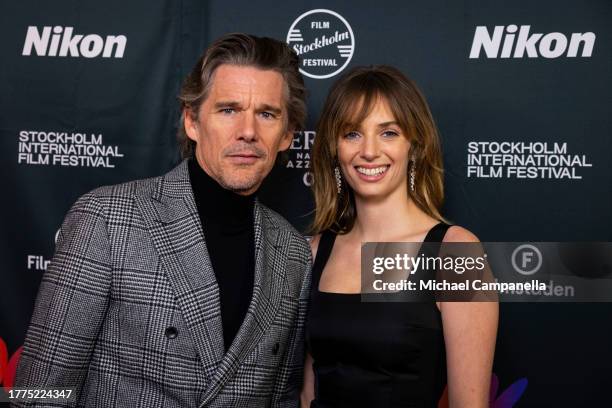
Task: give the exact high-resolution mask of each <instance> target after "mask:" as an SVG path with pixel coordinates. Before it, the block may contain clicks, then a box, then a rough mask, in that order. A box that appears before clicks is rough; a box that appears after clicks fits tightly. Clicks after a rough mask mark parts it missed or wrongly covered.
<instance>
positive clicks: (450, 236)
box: [443, 225, 480, 242]
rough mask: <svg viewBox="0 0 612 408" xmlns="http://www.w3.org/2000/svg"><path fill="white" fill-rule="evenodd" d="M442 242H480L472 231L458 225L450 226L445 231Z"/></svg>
mask: <svg viewBox="0 0 612 408" xmlns="http://www.w3.org/2000/svg"><path fill="white" fill-rule="evenodd" d="M443 242H480V240H479V239H478V237H477V236H476V235H474V233H472V231H470V230H468V229H466V228H463V227H461V226H459V225H452V226H451V227H450V228H449V229H448V231H446V235H444V240H443Z"/></svg>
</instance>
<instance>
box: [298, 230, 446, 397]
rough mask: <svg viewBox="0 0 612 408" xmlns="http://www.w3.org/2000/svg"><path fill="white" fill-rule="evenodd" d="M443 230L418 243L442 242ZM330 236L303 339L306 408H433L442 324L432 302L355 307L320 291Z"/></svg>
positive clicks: (442, 367)
mask: <svg viewBox="0 0 612 408" xmlns="http://www.w3.org/2000/svg"><path fill="white" fill-rule="evenodd" d="M448 228H449V225H447V224H443V223H440V224H438V225H436V226H434V227H433V228H432V229H431V230H430V231H429V232H428V234H427V236H426V237H425V240H424V242H441V241H442V239H443V238H444V234H445V233H446V231H447V230H448ZM335 239H336V235H335V234H334V233H333V232H329V231H326V232H324V233H323V234H322V236H321V240H320V242H319V247H318V250H317V257H316V259H315V262H314V266H313V271H312V277H313V280H312V292H311V303H310V310H309V315H308V319H307V323H306V325H307V326H306V330H307V334H306V336H307V337H306V339H307V346H308V348H309V351H310V354H311V355H312V357H313V359H314V364H313V370H314V375H315V399H314V400H313V402H312V404H311V407H313V408H314V407H317V408H329V407H334V408H336V407H376V408H378V407H436V406H437V404H438V400H439V399H440V396H441V394H442V392H443V389H444V386H445V385H446V356H445V352H444V337H443V334H442V320H441V316H440V312H439V311H438V308H437V307H436V304H435V300H434V299H433V298H432V299H431V301H430V302H423V303H415V302H386V303H379V302H376V303H374V302H367V303H364V302H361V295H360V294H339V293H328V292H321V291H319V281H320V278H321V273H322V271H323V268H324V267H325V264H326V263H327V260H328V258H329V255H330V254H331V251H332V248H333V245H334V241H335Z"/></svg>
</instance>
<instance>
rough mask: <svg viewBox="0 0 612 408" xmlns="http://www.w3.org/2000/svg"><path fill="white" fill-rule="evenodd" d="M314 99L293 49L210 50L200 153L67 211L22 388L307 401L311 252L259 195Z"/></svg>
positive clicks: (197, 101) (191, 142) (224, 45)
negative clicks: (304, 374) (303, 396)
mask: <svg viewBox="0 0 612 408" xmlns="http://www.w3.org/2000/svg"><path fill="white" fill-rule="evenodd" d="M304 95H305V89H304V84H303V80H302V78H301V75H300V74H299V72H298V61H297V56H296V55H295V53H293V52H292V51H291V50H290V49H289V48H288V46H287V45H286V44H283V43H281V42H279V41H276V40H272V39H268V38H258V37H254V36H250V35H244V34H230V35H227V36H224V37H222V38H220V39H219V40H217V41H216V42H215V43H214V44H212V45H211V47H210V48H209V49H208V50H207V51H206V53H205V54H204V55H203V56H202V57H201V58H200V60H199V61H198V63H197V65H196V66H195V68H194V69H193V71H192V72H191V74H190V75H189V76H188V77H187V79H186V81H185V83H184V85H183V88H182V90H181V95H180V100H181V102H182V107H183V114H182V123H183V129H181V131H180V135H179V136H180V139H181V143H182V149H183V153H184V155H186V156H187V157H191V158H190V159H188V160H185V161H183V162H182V163H181V164H180V165H179V166H178V167H176V168H175V169H173V170H172V171H170V172H169V173H167V174H166V175H164V176H161V177H157V178H152V179H147V180H139V181H135V182H130V183H125V184H121V185H116V186H110V187H102V188H99V189H96V190H94V191H92V192H91V193H88V194H86V195H84V196H83V197H81V198H80V199H79V200H78V201H77V202H76V204H75V205H74V206H73V208H72V209H71V210H70V212H69V213H68V215H67V216H66V219H65V221H64V224H63V226H62V230H61V235H60V239H59V241H58V246H57V250H56V253H55V256H54V259H53V261H52V263H51V266H50V267H49V269H48V271H47V273H46V274H45V276H44V278H43V281H42V285H41V289H40V293H39V295H38V299H37V302H36V307H35V311H34V316H33V318H32V322H31V325H30V328H29V330H28V334H27V338H26V341H25V345H24V350H23V354H22V357H21V362H20V365H19V368H18V370H17V375H16V381H15V388H25V387H28V388H59V389H63V388H74V389H75V391H74V394H75V395H74V398H73V399H72V400H70V401H65V400H64V401H63V402H62V401H53V403H54V404H55V403H56V402H57V403H61V404H62V405H68V406H87V407H89V406H92V407H131V408H132V407H147V408H150V407H199V406H201V407H203V406H206V407H260V406H283V407H284V406H297V400H298V394H299V388H300V384H301V378H300V377H301V370H302V366H303V361H302V360H303V325H304V316H305V312H306V304H307V299H308V293H309V267H310V265H309V264H310V250H309V247H308V244H307V243H306V241H305V240H304V239H303V238H302V237H301V236H300V235H299V234H298V233H297V232H296V231H295V230H294V229H293V228H292V227H291V226H290V225H289V224H288V223H287V222H286V221H285V220H284V219H283V218H281V217H280V216H279V215H277V214H276V213H274V212H273V211H271V210H269V209H268V208H266V207H265V206H263V205H262V204H260V203H259V202H257V200H256V199H255V196H254V194H255V192H256V191H257V189H258V187H259V186H260V185H261V183H262V181H263V179H264V178H265V177H266V175H267V174H268V173H269V172H270V170H271V168H272V166H273V164H274V161H275V159H276V156H277V153H278V152H279V151H281V150H284V149H287V148H288V147H289V145H290V143H291V140H292V134H293V131H294V130H296V129H299V128H301V127H302V125H303V122H304V117H305V103H304ZM42 403H43V404H49V403H50V401H49V400H42Z"/></svg>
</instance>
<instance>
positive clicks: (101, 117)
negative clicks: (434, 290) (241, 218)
mask: <svg viewBox="0 0 612 408" xmlns="http://www.w3.org/2000/svg"><path fill="white" fill-rule="evenodd" d="M611 17H612V3H611V2H609V1H607V0H599V1H598V0H590V1H559V0H546V1H538V2H527V1H516V2H502V1H493V2H491V1H484V0H465V1H462V2H451V1H439V0H437V1H436V0H432V1H429V2H416V1H409V2H406V1H384V2H369V1H353V2H342V1H325V2H310V1H295V2H287V3H284V2H273V1H257V2H251V1H243V0H237V1H234V2H231V3H228V2H227V1H209V2H201V1H194V0H182V1H171V0H167V1H162V0H156V1H150V0H148V1H142V0H140V1H130V2H126V1H117V0H107V1H105V2H96V1H91V0H82V1H77V0H73V1H56V2H37V1H32V0H27V1H26V0H22V1H19V2H16V1H12V2H8V1H7V2H3V3H2V5H0V52H1V55H2V62H3V63H2V64H0V143H1V148H0V155H1V160H0V165H1V166H2V167H1V169H2V174H3V175H4V178H5V181H7V183H6V184H5V185H6V188H4V189H3V191H4V194H3V197H2V199H1V200H0V208H2V210H3V216H2V217H1V219H2V229H1V232H0V251H1V252H0V255H1V258H0V259H1V260H2V261H1V262H2V263H1V267H2V269H1V272H0V273H1V275H0V285H1V286H0V287H1V289H2V292H1V293H2V295H1V296H0V339H1V340H0V381H4V385H7V384H8V383H9V380H10V379H7V378H6V377H7V375H8V376H9V377H10V368H9V369H5V363H6V361H7V359H8V358H10V357H11V356H12V355H14V354H15V353H16V352H17V351H18V349H19V347H20V345H21V344H22V343H23V339H24V336H25V332H26V329H27V325H28V323H29V318H30V314H31V312H32V308H33V302H34V298H35V296H36V292H37V288H38V284H39V282H40V278H41V276H42V273H43V272H44V264H45V262H46V261H48V260H49V259H50V258H51V256H52V254H53V250H54V236H55V234H56V231H57V229H58V228H59V226H60V224H61V221H62V219H63V216H64V215H65V213H66V211H67V210H68V208H69V207H70V205H71V204H72V203H73V202H74V201H75V199H76V198H77V197H78V196H80V195H82V194H84V193H85V192H87V191H89V190H91V189H93V188H94V187H96V186H99V185H103V184H113V183H118V182H123V181H126V180H131V179H135V178H142V177H150V176H154V175H159V174H162V173H164V172H165V171H167V170H168V169H170V168H171V167H172V166H173V165H174V164H175V163H177V161H178V160H179V156H178V151H177V148H176V143H175V134H176V124H177V119H178V110H177V102H176V94H177V92H178V88H179V85H180V81H181V78H182V77H183V76H184V75H185V74H186V73H187V71H188V70H189V69H190V68H191V67H192V65H193V64H194V63H195V60H196V59H197V57H198V55H199V54H200V53H201V51H202V50H203V49H204V48H206V46H207V45H208V44H209V43H210V42H211V41H212V40H213V39H215V38H216V37H218V36H220V35H222V34H224V33H228V32H232V31H243V32H249V33H253V34H257V35H265V36H270V37H274V38H278V39H283V40H287V41H288V42H289V43H290V44H291V45H292V46H298V47H299V46H300V45H302V46H303V47H302V48H301V49H302V51H303V52H302V55H301V57H302V59H303V61H304V62H303V67H302V68H303V70H304V73H305V74H306V75H307V76H306V83H307V86H308V89H309V101H308V108H309V120H308V126H307V129H306V130H305V131H304V132H302V133H299V134H296V136H295V140H294V143H293V145H292V148H291V151H290V161H289V162H288V163H287V165H286V166H287V167H284V168H276V169H275V170H274V171H273V173H272V175H271V177H270V178H269V180H268V182H267V183H266V185H265V186H264V188H263V189H262V193H261V196H262V200H263V201H264V202H266V203H267V204H269V205H270V206H271V207H273V208H275V209H276V210H277V211H279V212H280V213H281V214H283V215H285V216H286V217H287V218H288V219H289V220H290V221H291V222H292V223H293V224H294V225H295V226H296V227H298V228H300V229H304V228H305V227H306V226H307V224H308V222H309V220H310V216H311V210H312V199H311V196H310V193H309V190H308V186H307V185H308V184H309V183H310V182H311V178H310V175H309V173H308V166H309V153H310V147H311V145H312V140H313V138H314V132H313V130H314V124H315V122H316V119H317V117H318V115H319V112H320V109H321V105H322V103H323V100H324V97H325V95H326V93H327V90H328V89H329V87H330V85H331V84H332V83H333V81H334V79H336V78H337V74H338V73H339V72H341V71H342V70H343V69H345V68H344V67H350V66H355V65H365V64H373V63H377V64H392V65H395V66H397V67H399V68H400V69H402V70H403V71H404V72H405V73H407V74H408V75H409V76H410V77H412V78H413V79H414V80H416V82H417V83H418V84H419V85H420V86H421V88H422V89H423V91H424V93H425V94H426V96H427V98H428V100H429V102H430V106H431V108H432V111H433V114H434V117H435V118H436V120H437V124H438V126H439V128H440V132H441V135H442V141H443V148H444V159H445V167H446V176H445V177H446V180H445V182H446V192H447V204H446V208H445V214H446V215H447V216H448V218H449V219H451V220H452V221H454V222H455V223H457V224H461V225H463V226H465V227H467V228H469V229H471V230H472V231H474V232H475V233H476V234H477V235H478V236H479V237H480V239H481V240H483V241H574V240H584V241H612V232H611V231H612V211H611V208H612V165H611V160H610V159H611V153H610V152H611V151H612V142H611V139H610V131H611V126H610V116H609V110H610V96H609V95H610V93H609V92H610V90H611V89H612V87H611V85H612V80H611V76H610V64H611V61H612V59H611V55H610V50H611V47H610V33H611V31H612V30H611V28H610V21H612V19H611ZM69 27H72V30H70V29H69ZM290 30H291V31H290ZM79 36H81V37H79ZM323 36H325V37H323ZM317 39H318V42H317ZM325 39H327V40H325ZM326 41H327V42H326ZM308 48H310V50H309V51H307V52H304V50H307V49H308ZM62 52H63V54H62ZM28 54H29V55H28ZM62 55H65V56H62ZM505 56H507V57H505ZM504 142H506V143H505V144H503V143H504ZM499 148H505V149H510V150H508V151H503V152H506V153H510V154H515V155H517V156H520V159H521V160H533V161H534V162H527V163H526V164H525V163H523V164H522V165H521V164H516V163H514V164H512V163H505V164H504V163H501V162H500V163H497V162H489V163H488V164H487V162H486V160H501V158H500V157H499V156H498V157H497V159H496V158H495V157H494V156H495V154H496V153H499V152H498V150H497V149H499ZM540 149H541V150H542V151H540ZM61 150H64V152H63V153H62V152H61ZM560 156H563V157H560ZM71 160H72V162H71ZM537 160H540V161H541V162H540V163H539V164H538V163H536V164H534V163H535V161H537ZM559 160H561V161H563V160H568V161H569V162H570V163H560V164H557V163H556V161H559ZM46 161H48V162H46ZM478 163H480V164H479V165H478ZM71 164H73V165H71ZM74 164H76V165H74ZM517 166H518V167H521V166H523V169H522V170H517V169H516V167H517ZM524 167H530V168H531V170H528V169H525V168H524ZM522 171H525V172H526V173H527V172H530V171H531V172H533V173H531V174H532V176H533V177H517V176H516V173H517V172H518V173H519V174H522V173H520V172H522ZM610 312H612V306H611V305H610V304H609V303H600V304H594V303H593V304H585V303H582V304H536V303H531V304H502V305H501V321H500V328H499V336H498V343H497V352H496V358H495V365H494V372H495V374H496V376H497V378H498V379H499V383H500V390H499V393H502V392H503V391H504V390H508V392H507V393H506V397H509V398H508V401H505V402H504V401H502V400H500V399H499V398H498V401H497V405H492V406H495V407H498V408H499V407H510V406H514V405H513V402H512V401H514V400H517V401H518V402H516V405H515V406H520V407H549V406H550V407H553V406H554V407H574V406H612V397H611V396H610V392H609V385H610V379H609V369H608V365H609V364H610V362H612V353H611V352H610V347H609V344H610V341H611V340H612V329H610V325H609V316H610ZM4 345H5V346H6V351H7V353H3V352H2V350H3V346H4ZM4 354H7V355H6V356H4ZM13 361H15V360H13ZM3 372H4V376H3ZM3 377H4V378H3ZM512 384H514V386H512ZM525 386H526V388H525ZM509 387H510V388H509ZM523 388H524V392H522V389H523Z"/></svg>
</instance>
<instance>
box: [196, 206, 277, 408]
mask: <svg viewBox="0 0 612 408" xmlns="http://www.w3.org/2000/svg"><path fill="white" fill-rule="evenodd" d="M254 218H255V225H254V227H255V280H254V285H253V297H252V299H251V303H250V304H249V309H248V311H247V314H246V316H245V319H244V321H243V322H242V325H241V326H240V329H239V330H238V333H237V334H236V337H235V338H234V341H233V342H232V344H231V346H230V347H229V349H228V351H227V353H226V354H225V356H224V357H223V360H222V361H221V364H219V366H218V368H217V371H216V372H215V374H214V377H213V380H212V384H211V385H210V386H209V387H208V388H207V389H206V392H205V394H204V396H203V401H202V404H206V403H207V402H209V401H210V400H211V399H212V398H214V396H215V395H216V394H217V393H218V391H219V390H220V389H221V388H222V387H223V385H225V384H226V383H227V382H228V381H230V380H231V378H232V377H233V376H234V374H235V373H236V371H237V370H238V367H239V366H240V364H242V362H243V361H244V360H245V359H246V357H247V355H248V354H249V353H250V352H251V351H252V350H253V349H254V348H255V347H256V346H257V344H258V343H259V341H260V340H261V338H262V336H263V335H264V334H265V333H266V332H267V331H268V329H269V327H270V325H271V324H272V322H273V321H274V318H275V317H276V314H277V312H278V310H279V306H280V303H281V295H282V293H283V290H284V287H283V286H284V284H285V273H286V255H285V254H287V252H288V248H287V247H288V245H289V244H288V243H289V239H288V237H287V236H285V235H286V234H287V232H285V231H283V230H279V229H278V228H277V227H276V226H275V225H273V224H272V223H271V222H270V220H269V219H268V218H267V216H266V214H265V210H264V209H263V208H262V206H261V204H259V202H256V205H255V217H254Z"/></svg>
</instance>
